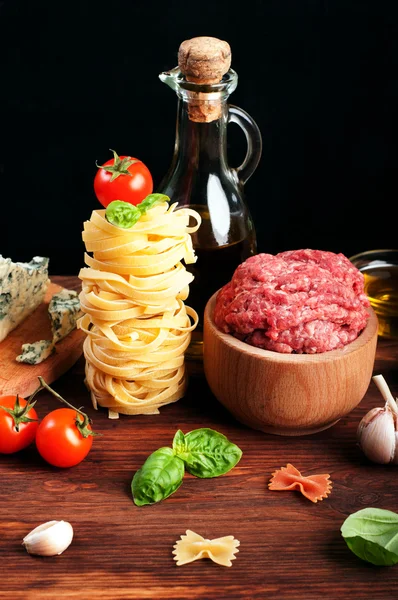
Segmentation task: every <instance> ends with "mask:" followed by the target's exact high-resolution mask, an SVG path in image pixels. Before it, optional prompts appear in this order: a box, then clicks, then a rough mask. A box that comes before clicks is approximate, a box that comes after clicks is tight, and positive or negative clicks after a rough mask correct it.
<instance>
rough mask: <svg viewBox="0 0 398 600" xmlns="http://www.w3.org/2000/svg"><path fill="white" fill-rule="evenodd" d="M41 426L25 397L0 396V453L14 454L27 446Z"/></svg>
mask: <svg viewBox="0 0 398 600" xmlns="http://www.w3.org/2000/svg"><path fill="white" fill-rule="evenodd" d="M38 426H39V420H38V418H37V413H36V411H35V409H34V408H33V407H32V404H29V403H28V402H27V401H26V400H25V399H24V398H20V397H19V396H1V397H0V454H13V453H14V452H19V450H23V449H24V448H27V447H28V446H29V445H30V444H31V443H32V442H33V440H34V439H35V436H36V431H37V428H38Z"/></svg>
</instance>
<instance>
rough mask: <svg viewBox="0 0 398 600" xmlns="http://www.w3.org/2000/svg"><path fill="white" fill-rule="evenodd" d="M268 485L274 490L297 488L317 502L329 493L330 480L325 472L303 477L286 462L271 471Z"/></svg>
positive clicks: (330, 487)
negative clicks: (283, 465)
mask: <svg viewBox="0 0 398 600" xmlns="http://www.w3.org/2000/svg"><path fill="white" fill-rule="evenodd" d="M268 487H269V489H270V490H276V491H287V490H298V491H300V492H301V493H302V494H303V496H305V497H306V498H308V500H311V502H318V500H323V499H324V498H327V496H328V495H329V494H330V492H331V489H332V482H331V481H330V475H329V474H327V473H326V474H323V475H309V476H308V477H304V476H303V475H301V473H300V471H299V470H298V469H296V467H294V466H293V465H291V464H290V463H288V464H287V466H286V467H282V468H281V469H278V470H277V471H274V473H272V477H271V479H270V482H269V484H268Z"/></svg>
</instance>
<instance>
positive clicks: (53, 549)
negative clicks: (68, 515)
mask: <svg viewBox="0 0 398 600" xmlns="http://www.w3.org/2000/svg"><path fill="white" fill-rule="evenodd" d="M72 539H73V528H72V525H71V524H70V523H68V522H67V521H48V522H47V523H43V524H42V525H39V526H38V527H36V528H35V529H33V530H32V531H31V532H30V533H28V535H26V536H25V537H24V539H23V540H22V545H23V546H25V548H26V550H27V551H28V552H29V554H39V555H40V556H55V555H56V554H62V552H63V551H64V550H66V549H67V548H68V546H70V544H71V542H72Z"/></svg>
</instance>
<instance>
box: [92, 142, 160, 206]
mask: <svg viewBox="0 0 398 600" xmlns="http://www.w3.org/2000/svg"><path fill="white" fill-rule="evenodd" d="M113 154H114V158H112V159H110V160H108V161H107V162H105V163H104V164H103V165H101V166H99V165H97V166H98V171H97V173H96V175H95V178H94V191H95V195H96V196H97V198H98V200H99V201H100V202H101V204H102V205H103V206H105V208H106V207H107V206H108V204H109V203H110V202H113V200H122V201H123V202H129V203H130V204H134V205H136V204H139V203H140V202H142V200H144V198H146V197H147V196H148V195H149V194H151V193H152V190H153V180H152V175H151V173H150V171H149V169H148V167H147V166H146V165H144V163H143V162H142V161H141V160H139V159H138V158H133V157H132V156H118V155H117V154H116V152H115V151H114V150H113Z"/></svg>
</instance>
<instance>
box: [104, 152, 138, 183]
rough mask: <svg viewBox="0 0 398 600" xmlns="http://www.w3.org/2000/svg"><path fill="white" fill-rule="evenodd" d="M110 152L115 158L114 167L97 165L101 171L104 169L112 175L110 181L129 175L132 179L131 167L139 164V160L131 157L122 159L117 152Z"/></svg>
mask: <svg viewBox="0 0 398 600" xmlns="http://www.w3.org/2000/svg"><path fill="white" fill-rule="evenodd" d="M110 151H111V152H113V156H114V161H113V165H99V164H97V163H95V164H96V165H97V167H98V168H99V169H104V171H108V173H112V177H111V179H110V181H115V179H117V178H118V177H119V176H120V175H129V176H130V177H132V173H130V171H129V170H128V169H129V167H130V166H131V165H133V164H134V163H136V162H138V160H137V159H135V158H131V157H130V156H126V157H125V158H123V159H121V158H120V156H118V154H117V153H116V151H115V150H112V149H110Z"/></svg>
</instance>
